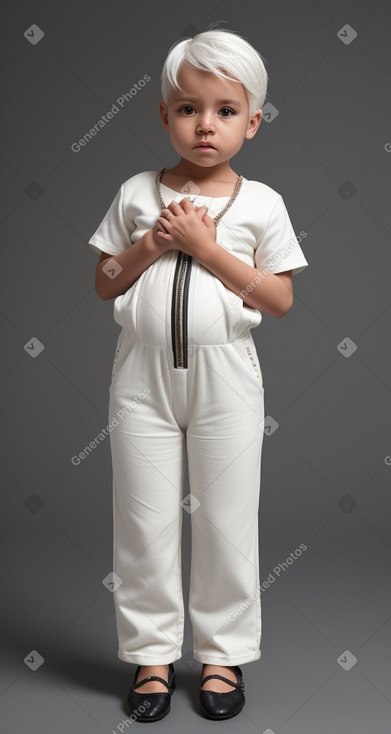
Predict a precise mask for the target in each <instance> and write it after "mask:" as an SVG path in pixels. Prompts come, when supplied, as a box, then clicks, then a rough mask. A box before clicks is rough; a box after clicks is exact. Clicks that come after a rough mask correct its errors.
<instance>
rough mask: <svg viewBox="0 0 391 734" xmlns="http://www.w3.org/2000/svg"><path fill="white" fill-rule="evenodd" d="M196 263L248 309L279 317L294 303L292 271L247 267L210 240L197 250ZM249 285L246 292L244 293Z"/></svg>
mask: <svg viewBox="0 0 391 734" xmlns="http://www.w3.org/2000/svg"><path fill="white" fill-rule="evenodd" d="M197 260H198V261H199V262H200V263H201V264H202V265H204V267H205V268H207V269H208V270H210V272H211V273H213V275H215V276H216V277H217V278H219V280H221V282H222V283H224V285H225V286H226V287H227V288H229V289H230V290H231V291H233V292H234V293H236V295H238V296H240V298H242V299H243V301H244V303H245V304H246V305H247V306H249V307H250V308H256V309H258V311H263V312H264V313H267V314H269V316H275V317H276V318H281V317H282V316H284V315H285V314H286V313H287V312H288V311H289V309H290V308H291V307H292V304H293V285H292V271H291V270H286V271H285V272H284V273H278V274H276V275H275V274H274V273H268V272H267V271H264V270H260V269H259V268H254V267H252V265H247V264H246V263H244V262H243V261H242V260H240V259H239V258H238V257H236V256H235V255H232V254H231V253H230V252H227V250H224V248H223V247H221V246H220V245H218V244H217V242H213V241H212V240H209V241H208V243H207V247H204V248H202V249H201V248H200V250H199V252H198V253H197ZM246 286H249V292H248V291H246Z"/></svg>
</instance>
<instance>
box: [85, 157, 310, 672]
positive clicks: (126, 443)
mask: <svg viewBox="0 0 391 734" xmlns="http://www.w3.org/2000/svg"><path fill="white" fill-rule="evenodd" d="M155 176H156V171H145V172H142V173H139V174H136V175H135V176H133V177H132V178H130V179H128V180H127V181H126V182H125V183H124V184H122V186H121V188H120V189H119V191H118V193H117V195H116V197H115V199H114V201H113V203H112V204H111V206H110V208H109V210H108V212H107V214H106V215H105V217H104V219H103V220H102V222H101V224H100V225H99V227H98V229H97V230H96V232H95V234H94V235H93V236H92V237H91V239H90V240H89V245H90V247H91V248H92V249H93V250H94V251H96V252H99V253H100V252H101V251H104V252H108V253H110V254H112V255H116V254H120V253H121V252H123V251H124V250H125V249H126V248H127V247H129V246H131V245H132V244H133V243H134V242H136V241H137V240H138V239H140V237H142V235H143V234H144V233H145V232H146V231H147V230H148V229H152V227H153V226H154V224H155V222H156V220H157V218H158V216H159V215H160V212H161V206H160V203H159V198H158V195H157V192H156V188H155ZM161 194H162V197H163V199H164V202H165V204H166V206H167V205H168V204H169V203H170V202H171V201H172V200H175V201H178V202H179V201H180V200H181V199H182V198H183V196H186V194H183V193H179V192H176V191H174V190H173V189H170V188H168V187H167V186H165V185H164V184H161ZM191 198H193V197H191ZM229 198H230V197H220V198H212V197H205V196H198V197H197V199H196V202H195V203H196V205H198V206H201V205H203V204H206V205H207V206H208V207H209V211H208V213H209V215H210V216H211V217H212V218H213V217H214V216H216V215H217V214H218V213H219V212H220V211H221V210H222V209H223V208H224V206H225V205H226V203H227V201H228V200H229ZM216 239H217V242H218V243H219V244H221V246H223V247H225V248H226V249H227V250H229V251H230V252H232V253H233V254H234V255H236V256H237V257H239V258H241V259H242V260H243V261H244V262H247V263H248V264H251V265H253V266H256V267H259V268H261V267H265V268H269V270H270V271H271V272H282V271H284V270H290V269H292V270H293V272H294V273H295V272H300V271H301V270H303V269H304V268H305V267H307V265H308V263H307V261H306V259H305V257H304V254H303V252H302V250H301V248H300V245H299V244H298V242H297V240H296V238H295V234H294V231H293V228H292V224H291V222H290V219H289V216H288V213H287V210H286V208H285V205H284V202H283V200H282V198H281V196H280V195H279V194H278V193H277V192H275V191H274V190H273V189H271V188H270V187H268V186H266V185H265V184H262V183H260V182H257V181H249V180H247V179H245V178H244V179H243V182H242V188H241V190H240V192H239V194H238V196H237V198H236V200H235V201H234V202H233V204H232V206H231V208H230V209H229V210H228V211H227V212H226V214H225V215H224V216H223V218H222V219H221V220H220V222H219V224H218V226H217V230H216ZM289 242H290V243H291V244H290V245H288V243H289ZM284 248H285V254H283V256H282V257H280V254H281V252H284ZM183 255H184V253H181V252H179V251H178V250H172V251H169V252H166V253H165V254H163V255H162V256H161V257H159V258H158V259H157V260H156V261H155V262H154V263H153V264H152V265H151V266H150V267H148V268H147V270H145V271H144V272H143V273H142V274H141V275H140V277H139V278H138V279H137V280H136V281H135V283H134V284H133V285H132V286H131V287H130V288H129V289H128V290H127V291H126V293H124V294H123V295H120V296H118V297H117V298H115V301H114V319H115V321H116V322H117V323H118V324H119V325H120V326H121V331H120V333H119V337H118V343H117V349H116V353H115V358H114V364H113V372H112V379H111V384H110V400H109V419H110V420H113V418H115V421H113V423H114V424H115V427H114V428H113V430H112V432H111V433H110V442H111V453H112V469H113V531H114V544H113V570H114V572H115V574H117V576H118V577H119V580H118V584H119V585H118V586H117V587H114V588H115V591H114V602H115V612H116V622H117V633H118V642H119V648H118V657H119V658H120V659H121V660H124V661H126V662H130V663H137V664H140V665H147V664H150V665H157V664H167V663H170V662H174V661H175V660H178V659H179V658H180V657H181V656H182V643H183V628H184V604H183V595H182V578H181V528H182V513H183V512H184V511H187V512H189V514H190V517H191V569H190V592H189V616H190V619H191V623H192V628H193V643H194V644H193V654H194V658H195V659H196V660H198V661H200V662H202V663H212V664H216V665H240V664H242V663H246V662H251V661H254V660H257V659H258V658H259V657H260V656H261V651H260V641H261V603H260V592H259V588H260V579H259V563H258V509H259V498H260V477H261V452H262V439H263V431H262V426H261V423H262V420H263V418H264V389H263V380H262V374H261V369H260V364H259V360H258V356H257V352H256V348H255V344H254V341H253V338H252V335H251V332H250V329H252V328H254V327H256V326H257V325H258V324H259V323H260V321H261V318H262V314H261V312H260V311H258V310H256V309H252V308H249V307H247V306H245V305H244V303H243V300H242V299H241V298H240V297H238V296H236V295H235V294H234V293H233V292H232V291H230V290H229V289H228V288H226V287H225V286H224V285H223V283H222V282H221V281H220V280H219V279H218V278H216V277H215V276H214V275H212V273H210V272H209V271H208V270H207V269H206V268H205V267H203V266H202V265H201V264H200V263H199V262H198V261H197V260H196V259H195V258H194V257H192V258H188V257H187V256H186V257H183ZM255 275H256V271H255V270H254V276H255ZM117 423H118V425H116V424H117ZM186 453H187V464H188V475H189V487H190V490H189V491H190V496H189V497H183V478H184V470H185V461H186Z"/></svg>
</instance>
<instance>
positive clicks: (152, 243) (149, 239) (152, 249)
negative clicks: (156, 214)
mask: <svg viewBox="0 0 391 734" xmlns="http://www.w3.org/2000/svg"><path fill="white" fill-rule="evenodd" d="M144 238H145V239H144V245H145V249H146V251H147V252H148V253H149V254H150V256H151V257H152V258H153V259H154V260H156V259H157V258H158V257H160V255H162V254H163V249H162V247H159V244H158V243H156V240H155V238H154V236H153V230H152V229H149V230H148V231H147V232H146V233H145V235H144Z"/></svg>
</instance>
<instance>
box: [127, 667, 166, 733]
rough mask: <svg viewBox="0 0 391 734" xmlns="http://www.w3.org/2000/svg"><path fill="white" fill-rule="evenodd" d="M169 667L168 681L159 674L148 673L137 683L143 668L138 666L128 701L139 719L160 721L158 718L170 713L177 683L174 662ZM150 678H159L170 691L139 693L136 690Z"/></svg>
mask: <svg viewBox="0 0 391 734" xmlns="http://www.w3.org/2000/svg"><path fill="white" fill-rule="evenodd" d="M168 667H169V671H168V683H167V681H166V680H164V678H160V677H159V676H158V675H148V676H147V677H146V678H143V679H142V680H140V681H139V682H138V683H135V681H136V680H137V676H138V674H139V672H140V668H141V665H139V666H138V668H137V670H136V673H135V676H134V680H133V686H132V688H131V689H130V691H129V694H128V701H129V703H130V706H131V708H132V710H133V713H134V714H135V716H136V720H137V721H158V719H162V718H163V716H166V715H167V714H168V713H169V711H170V708H171V694H172V693H173V691H174V690H175V687H176V683H175V673H174V665H173V663H169V666H168ZM149 680H158V681H160V682H161V683H164V685H165V686H167V688H168V693H160V692H158V691H157V692H156V693H137V691H135V690H134V689H135V688H139V686H142V685H143V683H146V682H147V681H149Z"/></svg>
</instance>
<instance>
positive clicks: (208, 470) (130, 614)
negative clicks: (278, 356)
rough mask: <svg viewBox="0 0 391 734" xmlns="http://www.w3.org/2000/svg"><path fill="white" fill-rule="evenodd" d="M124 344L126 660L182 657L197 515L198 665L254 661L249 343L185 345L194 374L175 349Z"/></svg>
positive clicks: (255, 475) (118, 397)
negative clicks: (184, 573)
mask: <svg viewBox="0 0 391 734" xmlns="http://www.w3.org/2000/svg"><path fill="white" fill-rule="evenodd" d="M117 347H118V348H117V352H116V357H115V361H114V366H113V375H112V381H111V385H110V401H109V419H110V420H112V421H113V424H114V426H115V427H114V428H113V430H112V431H111V433H110V444H111V452H112V469H113V531H114V546H113V570H114V572H115V574H117V576H118V577H119V580H118V583H119V585H118V586H117V588H115V591H114V603H115V614H116V623H117V632H118V643H119V648H118V657H119V658H120V659H121V660H124V661H126V662H129V663H137V664H140V665H147V664H150V665H158V664H167V663H170V662H174V661H175V660H178V659H179V658H180V657H181V655H182V643H183V628H184V604H183V593H182V579H181V530H182V517H183V512H189V514H190V517H191V532H192V535H191V569H190V593H189V616H190V619H191V623H192V628H193V643H194V644H193V653H194V658H195V659H196V660H198V661H200V662H202V663H212V664H216V665H240V664H241V663H246V662H251V661H254V660H257V659H258V658H259V657H260V656H261V651H260V641H261V602H260V580H259V564H258V551H259V548H258V510H259V499H260V482H261V452H262V439H263V431H262V428H261V427H260V422H261V421H262V420H263V418H264V391H263V381H262V375H261V370H260V365H259V360H258V356H257V353H256V348H255V344H254V341H253V338H252V335H251V333H250V331H248V332H246V335H245V338H244V339H243V338H241V339H238V340H234V341H232V342H230V343H227V344H217V345H216V344H214V345H202V346H197V345H194V346H191V347H189V363H188V368H187V369H183V368H175V367H174V366H173V362H172V352H171V350H170V348H169V347H164V346H157V345H155V344H146V343H144V342H142V341H139V340H138V339H134V338H132V337H131V335H130V334H129V332H127V331H126V330H122V332H121V333H120V336H119V339H118V345H117ZM113 419H114V420H113ZM117 423H118V425H117ZM186 451H187V459H188V473H189V485H190V495H191V496H190V497H187V498H186V497H185V498H184V497H183V478H184V469H185V459H186Z"/></svg>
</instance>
